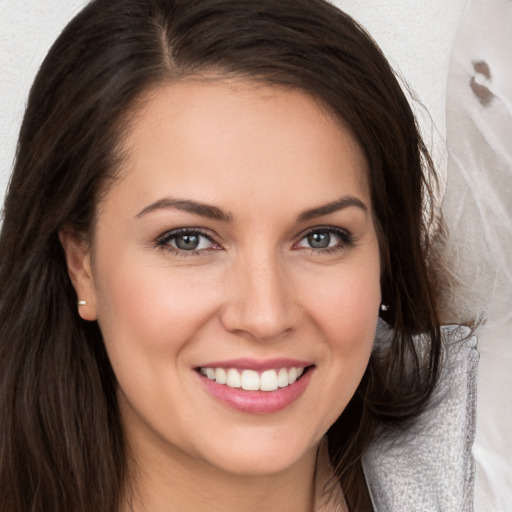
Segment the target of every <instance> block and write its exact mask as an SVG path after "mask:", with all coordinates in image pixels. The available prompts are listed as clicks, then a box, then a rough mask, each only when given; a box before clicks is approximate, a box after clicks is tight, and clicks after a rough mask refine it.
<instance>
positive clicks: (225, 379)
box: [198, 367, 309, 391]
mask: <svg viewBox="0 0 512 512" xmlns="http://www.w3.org/2000/svg"><path fill="white" fill-rule="evenodd" d="M308 368H309V367H291V368H276V369H270V370H265V371H263V372H258V371H255V370H238V369H236V368H210V367H201V368H198V371H199V373H201V375H204V376H205V377H207V378H208V379H210V380H212V381H215V382H216V383H217V384H223V385H225V386H227V387H230V388H239V389H243V390H245V391H275V390H277V389H280V388H286V387H288V386H290V385H292V384H293V383H295V381H297V379H299V378H300V377H301V376H302V375H303V374H304V372H307V370H308Z"/></svg>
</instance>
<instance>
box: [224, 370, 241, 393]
mask: <svg viewBox="0 0 512 512" xmlns="http://www.w3.org/2000/svg"><path fill="white" fill-rule="evenodd" d="M226 384H227V385H228V386H229V387H230V388H239V387H240V386H241V385H242V379H241V377H240V374H239V373H238V370H235V369H234V368H230V369H229V370H228V374H227V378H226Z"/></svg>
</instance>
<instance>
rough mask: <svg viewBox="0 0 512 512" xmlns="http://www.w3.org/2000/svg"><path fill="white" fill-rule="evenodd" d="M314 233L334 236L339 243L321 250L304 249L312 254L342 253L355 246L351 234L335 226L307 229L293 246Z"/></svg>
mask: <svg viewBox="0 0 512 512" xmlns="http://www.w3.org/2000/svg"><path fill="white" fill-rule="evenodd" d="M314 233H328V234H329V235H335V236H337V237H338V238H339V239H340V242H339V243H338V244H336V245H334V246H333V247H326V248H323V249H316V248H314V247H305V248H304V249H306V250H309V251H310V252H311V253H313V254H331V253H334V252H337V251H343V250H346V249H350V248H352V247H354V246H355V242H356V240H355V237H354V235H353V234H352V233H350V232H349V231H347V230H346V229H341V228H338V227H335V226H315V227H314V228H311V229H309V230H308V231H306V232H305V233H303V234H302V235H301V236H300V239H299V241H298V242H297V243H296V244H295V245H294V246H297V245H298V244H299V243H300V242H302V241H303V240H304V239H305V238H307V237H308V236H310V235H312V234H314Z"/></svg>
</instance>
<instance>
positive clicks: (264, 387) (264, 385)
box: [260, 370, 279, 391]
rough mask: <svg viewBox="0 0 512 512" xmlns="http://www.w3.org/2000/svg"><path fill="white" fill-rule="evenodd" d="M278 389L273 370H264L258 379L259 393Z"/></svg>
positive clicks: (275, 374)
mask: <svg viewBox="0 0 512 512" xmlns="http://www.w3.org/2000/svg"><path fill="white" fill-rule="evenodd" d="M278 387H279V384H278V382H277V372H276V371H275V370H266V371H264V372H263V373H262V374H261V377H260V389H261V391H274V390H275V389H277V388H278Z"/></svg>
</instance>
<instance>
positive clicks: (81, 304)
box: [78, 300, 87, 307]
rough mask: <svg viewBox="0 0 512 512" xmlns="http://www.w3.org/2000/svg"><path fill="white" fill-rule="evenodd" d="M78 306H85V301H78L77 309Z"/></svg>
mask: <svg viewBox="0 0 512 512" xmlns="http://www.w3.org/2000/svg"><path fill="white" fill-rule="evenodd" d="M80 306H87V301H86V300H79V301H78V307H80Z"/></svg>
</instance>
